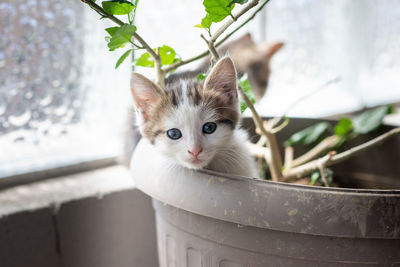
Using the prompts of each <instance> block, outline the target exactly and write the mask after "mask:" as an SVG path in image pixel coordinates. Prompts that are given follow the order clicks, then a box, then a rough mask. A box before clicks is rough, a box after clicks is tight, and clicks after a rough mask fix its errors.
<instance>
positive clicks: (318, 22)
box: [0, 0, 400, 266]
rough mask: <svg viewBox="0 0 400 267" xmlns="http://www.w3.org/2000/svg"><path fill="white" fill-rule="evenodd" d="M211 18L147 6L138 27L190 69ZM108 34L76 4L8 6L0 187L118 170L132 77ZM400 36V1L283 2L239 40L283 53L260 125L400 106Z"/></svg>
mask: <svg viewBox="0 0 400 267" xmlns="http://www.w3.org/2000/svg"><path fill="white" fill-rule="evenodd" d="M204 15H205V11H204V7H203V6H202V1H194V0H192V1H187V0H163V1H159V0H141V1H139V6H138V9H137V16H136V25H137V27H138V32H139V33H140V35H141V36H142V37H143V38H144V39H145V40H146V41H147V42H148V43H149V44H150V45H151V46H152V47H156V46H162V45H169V46H171V47H173V48H174V49H175V51H176V52H177V54H179V56H180V57H182V58H184V59H185V58H188V57H191V56H193V55H195V54H198V53H200V52H202V51H204V50H206V49H207V46H206V44H205V43H204V41H203V40H202V39H201V38H200V37H199V35H200V33H202V32H203V30H201V29H198V28H195V27H194V25H196V24H198V23H200V21H201V19H202V18H203V17H204ZM110 26H113V24H112V23H111V22H109V21H107V20H99V15H98V14H96V12H94V11H93V10H91V9H90V8H88V7H87V6H86V5H85V4H84V3H82V2H81V1H78V0H68V1H57V0H41V1H36V0H25V1H22V0H0V186H1V185H2V181H3V185H5V186H6V187H10V185H13V184H16V183H23V182H24V181H28V180H29V181H36V180H41V179H44V178H49V177H53V176H62V175H66V174H70V173H72V172H74V173H79V172H81V171H87V170H90V169H96V168H99V167H104V166H110V165H114V164H117V163H118V159H119V158H120V156H121V154H122V152H123V150H124V146H125V145H126V144H125V143H124V129H125V128H126V127H125V126H126V125H127V124H128V123H130V122H127V112H128V108H129V106H130V105H132V100H131V96H130V88H129V79H130V73H131V71H132V69H133V67H132V65H131V64H130V62H128V61H126V62H124V63H123V64H122V65H121V66H120V67H119V68H118V69H115V68H114V66H115V62H116V61H117V59H118V58H119V56H120V55H121V54H122V52H121V51H118V52H109V51H108V48H107V43H106V42H105V40H104V37H105V35H106V33H105V31H104V28H106V27H110ZM399 29H400V1H398V0H379V1H378V0H352V1H349V0H337V1H328V0H299V1H290V0H274V1H271V2H270V3H268V4H267V6H266V8H265V9H264V10H263V11H262V12H260V13H259V15H258V16H257V17H256V18H255V19H254V20H253V21H251V22H250V23H248V24H247V25H246V26H245V27H244V28H243V29H241V30H240V31H239V32H237V33H236V34H235V35H234V36H233V37H232V40H233V39H236V38H239V37H240V36H242V35H244V34H246V33H251V35H252V38H253V40H254V41H255V42H258V43H261V42H267V43H272V42H277V41H279V42H283V43H284V47H283V48H282V49H280V51H279V52H278V53H276V55H274V57H273V58H272V60H271V62H270V67H271V71H272V73H271V76H270V79H269V85H268V90H267V93H266V95H265V96H264V98H263V99H262V100H261V101H260V102H259V103H258V104H257V108H258V110H259V111H260V113H261V114H262V115H266V116H282V115H284V114H286V115H288V116H293V117H311V118H318V117H328V116H333V115H336V114H342V113H348V112H353V111H357V110H360V109H364V108H368V107H373V106H377V105H381V104H387V103H396V102H400V32H399ZM140 54H141V52H139V53H138V54H135V55H134V57H138V56H139V55H140ZM132 60H133V58H132V59H130V61H132ZM198 64H199V63H198V62H197V63H196V62H195V63H192V64H189V65H187V66H185V67H184V68H182V70H190V69H195V68H196V66H197V65H198ZM135 70H136V71H139V72H141V73H143V74H145V75H147V76H149V77H154V70H153V69H149V68H140V67H139V68H136V69H135ZM299 99H301V101H299ZM77 166H78V167H77ZM51 170H56V171H55V172H52V171H51ZM72 170H73V171H72ZM27 177H29V179H25V178H27ZM19 181H22V182H19ZM14 182H15V183H14ZM129 186H132V185H129ZM0 188H1V187H0ZM1 200H3V201H9V199H7V198H0V201H1ZM143 201H147V202H149V200H148V199H146V200H143ZM147 202H146V203H147ZM3 204H4V203H3ZM147 204H148V203H147ZM0 205H1V202H0ZM148 205H150V204H148ZM127 208H128V207H127ZM0 217H1V213H0ZM153 219H154V218H153ZM0 229H1V227H0ZM0 239H1V231H0ZM0 245H1V242H0ZM0 256H1V253H0ZM0 265H1V264H0ZM6 266H7V265H6ZM10 266H11V265H10ZM13 266H14V265H13ZM21 266H22V265H21ZM32 266H34V265H32ZM42 266H44V265H42ZM53 266H54V265H53ZM71 266H78V265H71ZM82 266H84V265H82ZM92 266H94V265H92ZM96 266H100V265H96ZM109 266H112V265H109ZM114 266H116V265H114ZM120 266H125V265H123V264H122V265H120ZM134 266H135V265H134ZM136 266H139V265H136ZM141 266H146V265H141Z"/></svg>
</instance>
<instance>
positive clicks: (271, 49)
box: [258, 42, 284, 59]
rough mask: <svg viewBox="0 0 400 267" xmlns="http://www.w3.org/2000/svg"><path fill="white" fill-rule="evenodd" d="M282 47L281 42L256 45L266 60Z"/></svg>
mask: <svg viewBox="0 0 400 267" xmlns="http://www.w3.org/2000/svg"><path fill="white" fill-rule="evenodd" d="M283 45H284V43H282V42H275V43H272V44H266V43H261V44H259V45H258V50H259V51H261V52H262V53H263V54H264V56H265V57H266V58H267V59H270V58H271V57H272V56H273V55H275V53H276V52H278V51H279V50H280V49H281V48H282V46H283Z"/></svg>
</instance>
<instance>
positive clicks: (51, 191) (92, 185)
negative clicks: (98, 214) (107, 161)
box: [0, 165, 134, 217]
mask: <svg viewBox="0 0 400 267" xmlns="http://www.w3.org/2000/svg"><path fill="white" fill-rule="evenodd" d="M133 188H134V183H133V179H132V178H131V176H130V174H129V171H128V169H127V168H126V167H124V166H122V165H116V166H112V167H107V168H102V169H97V170H93V171H88V172H82V173H79V174H74V175H66V176H62V177H57V178H56V179H49V180H45V181H40V182H35V183H31V184H25V185H20V186H16V187H13V188H9V189H6V190H3V191H0V217H2V216H7V215H10V214H12V213H17V212H21V211H31V210H36V209H40V208H45V207H53V208H54V210H55V212H57V209H58V207H60V205H61V204H62V203H65V202H69V201H72V200H77V199H81V198H86V197H93V196H97V197H98V198H102V197H103V196H104V195H107V194H110V193H112V192H117V191H123V190H127V189H133Z"/></svg>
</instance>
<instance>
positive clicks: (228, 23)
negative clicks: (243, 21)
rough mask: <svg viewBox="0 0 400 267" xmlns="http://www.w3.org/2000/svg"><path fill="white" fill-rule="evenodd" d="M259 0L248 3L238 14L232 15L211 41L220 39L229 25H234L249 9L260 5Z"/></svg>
mask: <svg viewBox="0 0 400 267" xmlns="http://www.w3.org/2000/svg"><path fill="white" fill-rule="evenodd" d="M258 2H259V0H253V1H251V2H250V3H249V4H247V5H246V6H245V7H244V8H243V9H242V10H240V11H239V12H238V13H237V14H236V15H232V16H231V17H230V18H228V20H227V21H226V22H225V23H224V24H223V25H222V26H221V27H220V28H218V30H217V31H216V32H215V33H214V34H213V35H212V36H211V38H210V42H211V43H212V44H214V42H215V41H216V40H217V39H218V37H220V36H221V34H223V33H224V32H225V30H226V29H228V27H229V26H231V25H232V23H234V22H235V21H236V20H237V19H238V18H240V17H241V16H242V15H243V14H245V13H246V12H247V11H249V10H250V9H252V8H253V7H255V6H256V5H258Z"/></svg>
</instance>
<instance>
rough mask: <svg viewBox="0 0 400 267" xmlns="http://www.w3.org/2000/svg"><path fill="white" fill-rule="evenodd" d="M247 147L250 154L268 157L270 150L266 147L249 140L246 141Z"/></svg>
mask: <svg viewBox="0 0 400 267" xmlns="http://www.w3.org/2000/svg"><path fill="white" fill-rule="evenodd" d="M246 146H247V149H248V150H249V152H250V154H251V155H252V156H254V157H257V158H270V157H271V151H270V150H269V148H267V147H262V146H259V145H257V144H253V143H250V142H247V143H246Z"/></svg>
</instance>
